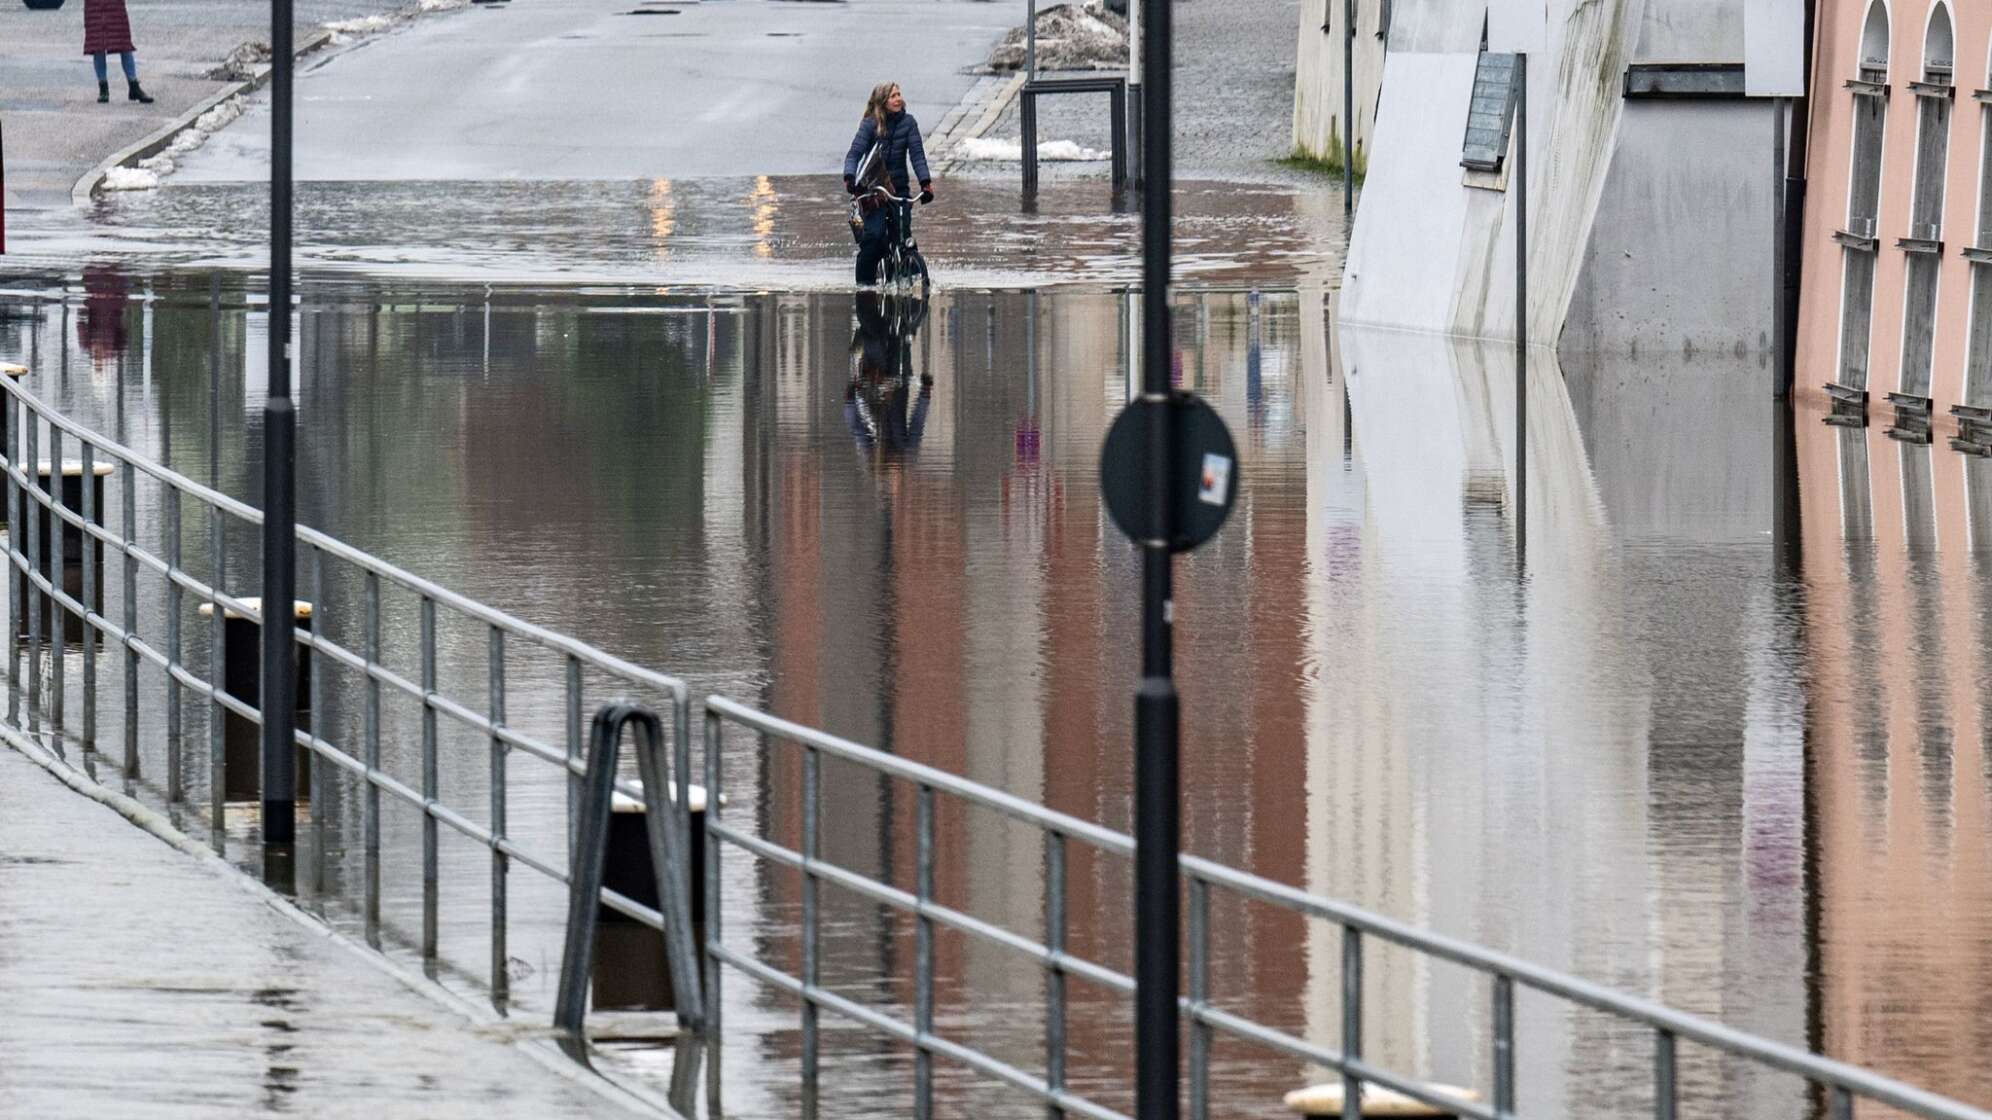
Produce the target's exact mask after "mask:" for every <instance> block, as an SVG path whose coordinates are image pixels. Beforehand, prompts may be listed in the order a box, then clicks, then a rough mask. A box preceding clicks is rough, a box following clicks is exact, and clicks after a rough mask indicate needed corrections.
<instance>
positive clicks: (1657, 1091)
mask: <svg viewBox="0 0 1992 1120" xmlns="http://www.w3.org/2000/svg"><path fill="white" fill-rule="evenodd" d="M1676 1099H1677V1098H1676V1094H1675V1088H1674V1032H1673V1031H1669V1030H1658V1031H1654V1032H1653V1118H1654V1120H1674V1104H1675V1100H1676Z"/></svg>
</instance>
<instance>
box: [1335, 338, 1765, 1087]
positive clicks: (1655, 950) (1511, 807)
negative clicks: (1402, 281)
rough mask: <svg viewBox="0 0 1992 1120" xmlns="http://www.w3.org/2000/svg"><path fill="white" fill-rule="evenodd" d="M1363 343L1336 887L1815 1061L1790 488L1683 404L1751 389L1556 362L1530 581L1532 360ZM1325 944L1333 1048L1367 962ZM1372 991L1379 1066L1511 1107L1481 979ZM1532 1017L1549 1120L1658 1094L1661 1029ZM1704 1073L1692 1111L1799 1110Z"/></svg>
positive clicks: (1551, 1013) (1528, 1015) (1535, 463)
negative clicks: (1495, 1060) (1772, 572)
mask: <svg viewBox="0 0 1992 1120" xmlns="http://www.w3.org/2000/svg"><path fill="white" fill-rule="evenodd" d="M1337 341H1338V342H1339V343H1340V346H1341V355H1342V359H1343V364H1344V366H1345V367H1346V368H1347V370H1348V375H1347V386H1348V388H1347V394H1348V399H1349V401H1350V406H1351V407H1350V410H1349V413H1348V416H1349V422H1350V423H1351V424H1352V425H1353V438H1352V439H1351V440H1350V441H1349V442H1348V444H1347V446H1348V447H1349V448H1350V452H1349V454H1348V456H1347V458H1346V464H1347V466H1346V469H1347V471H1348V474H1347V475H1343V474H1342V473H1341V472H1342V471H1343V470H1344V469H1345V467H1344V465H1343V464H1344V457H1343V456H1341V455H1333V454H1324V452H1329V451H1332V449H1333V448H1332V446H1331V445H1332V444H1333V443H1334V442H1335V441H1336V440H1338V439H1340V436H1339V435H1338V434H1337V429H1338V428H1339V427H1340V424H1339V423H1338V421H1339V420H1340V419H1341V417H1340V414H1339V409H1338V406H1337V405H1335V404H1333V403H1327V402H1312V403H1311V404H1310V407H1309V409H1308V424H1309V426H1310V431H1309V439H1310V441H1311V442H1312V443H1313V444H1314V445H1315V453H1314V456H1313V458H1312V459H1311V460H1310V463H1309V477H1310V483H1311V488H1312V487H1314V486H1318V487H1319V488H1320V489H1319V490H1318V491H1316V492H1313V493H1311V494H1310V504H1309V509H1310V515H1311V516H1310V524H1311V530H1310V531H1311V534H1312V537H1311V547H1310V551H1311V555H1313V556H1315V557H1317V558H1318V559H1321V560H1329V561H1331V563H1332V567H1331V568H1329V569H1328V570H1324V571H1317V572H1315V573H1314V574H1313V577H1312V580H1311V584H1310V591H1309V596H1310V604H1311V608H1310V613H1311V614H1312V615H1313V616H1314V617H1316V618H1318V619H1320V620H1321V622H1320V623H1319V625H1320V626H1321V630H1319V631H1317V633H1316V643H1317V644H1316V646H1315V648H1316V649H1317V650H1318V651H1319V653H1318V659H1319V674H1318V677H1319V681H1320V682H1321V683H1320V690H1319V692H1318V693H1317V694H1315V695H1314V697H1313V702H1312V704H1311V709H1310V710H1311V714H1310V734H1309V740H1310V763H1309V773H1310V786H1311V787H1312V788H1311V797H1310V803H1309V816H1310V826H1309V836H1310V840H1309V843H1310V847H1311V851H1312V856H1311V858H1310V871H1309V886H1310V888H1311V889H1313V890H1315V891H1318V892H1321V893H1325V894H1329V895H1333V896H1336V897H1346V898H1355V899H1359V900H1361V901H1362V902H1363V903H1364V904H1365V905H1369V906H1373V907H1376V908H1379V909H1381V910H1383V911H1385V912H1386V913H1390V914H1392V915H1394V916H1396V917H1399V918H1403V919H1405V920H1409V921H1412V922H1414V923H1417V924H1421V925H1427V926H1430V927H1432V928H1435V929H1437V930H1440V931H1442V932H1446V933H1449V934H1454V935H1459V936H1464V937H1467V938H1470V939H1473V940H1478V941H1481V942H1484V943H1488V944H1492V945H1496V946H1499V947H1502V948H1505V949H1508V950H1511V951H1513V952H1516V953H1518V954H1519V955H1521V956H1523V957H1525V958H1528V959H1531V960H1535V961H1539V962H1541V963H1544V964H1547V965H1550V966H1552V967H1557V968H1561V969H1566V970H1569V971H1572V972H1575V973H1576V974H1578V975H1582V976H1586V977H1589V978H1591V979H1594V980H1597V981H1600V982H1603V983H1606V984H1609V985H1612V986H1614V987H1617V988H1620V989H1622V990H1632V991H1642V992H1648V993H1651V994H1654V995H1656V996H1658V997H1659V998H1661V999H1663V1000H1665V1001H1666V1002H1668V1003H1670V1004H1672V1005H1674V1006H1679V1007H1683V1008H1687V1009H1690V1010H1693V1011H1697V1012H1700V1013H1704V1014H1708V1015H1711V1016H1714V1017H1717V1018H1720V1019H1722V1020H1724V1021H1728V1022H1732V1023H1736V1024H1738V1025H1743V1026H1747V1027H1750V1028H1752V1029H1755V1030H1758V1031H1760V1032H1762V1033H1765V1034H1768V1035H1771V1036H1773V1037H1779V1038H1784V1039H1786V1040H1789V1041H1793V1042H1798V1041H1802V1040H1803V1036H1804V996H1803V989H1802V987H1801V985H1800V978H1801V976H1802V973H1803V968H1802V953H1803V949H1802V940H1801V938H1800V928H1801V925H1802V922H1801V916H1802V914H1803V899H1802V882H1801V876H1800V874H1799V868H1800V867H1801V866H1802V864H1803V846H1802V839H1803V835H1802V830H1801V827H1800V818H1801V813H1800V805H1801V793H1802V790H1801V785H1800V782H1799V780H1798V774H1799V761H1800V759H1801V757H1802V751H1801V745H1802V744H1801V738H1800V730H1801V727H1802V724H1801V717H1802V710H1803V709H1802V705H1801V703H1800V700H1799V695H1798V693H1797V692H1796V688H1797V682H1798V680H1799V677H1798V674H1797V672H1796V670H1795V669H1794V668H1793V664H1794V658H1795V657H1796V650H1795V648H1794V644H1793V638H1792V635H1791V632H1790V628H1789V626H1788V625H1782V624H1781V622H1780V619H1781V616H1780V614H1779V611H1780V607H1779V604H1778V602H1777V600H1776V599H1775V598H1774V597H1773V596H1772V595H1771V593H1770V591H1769V589H1768V588H1766V587H1765V586H1764V583H1763V580H1762V578H1761V574H1760V573H1761V572H1762V570H1763V554H1762V551H1761V548H1762V546H1761V536H1760V534H1761V532H1762V528H1763V526H1765V525H1766V524H1767V523H1768V520H1769V513H1770V508H1769V507H1770V486H1769V478H1768V470H1763V471H1762V473H1761V474H1757V473H1753V472H1752V471H1751V470H1750V469H1749V467H1748V466H1747V464H1746V465H1745V466H1742V467H1734V468H1725V467H1724V466H1723V465H1722V464H1721V463H1720V461H1719V455H1714V456H1712V453H1720V452H1722V451H1723V450H1724V449H1725V448H1726V447H1727V446H1729V443H1728V442H1727V441H1728V440H1730V439H1731V438H1732V436H1733V435H1734V434H1735V433H1730V432H1727V431H1723V430H1718V431H1715V432H1711V431H1709V430H1708V428H1707V427H1706V425H1696V424H1693V423H1689V422H1687V421H1686V420H1685V419H1683V420H1681V421H1679V422H1675V421H1674V420H1673V419H1672V416H1673V409H1672V408H1671V402H1673V401H1674V399H1675V398H1676V397H1685V398H1696V399H1699V398H1702V397H1705V396H1707V395H1708V394H1710V393H1713V394H1716V395H1717V396H1722V395H1726V394H1732V393H1734V392H1736V391H1738V390H1734V389H1733V388H1732V387H1731V386H1732V380H1735V374H1736V373H1737V371H1736V370H1733V369H1727V368H1724V369H1714V370H1698V371H1690V372H1689V373H1682V372H1681V371H1669V370H1659V371H1646V373H1645V374H1643V373H1642V371H1641V370H1639V369H1635V368H1628V367H1626V366H1625V365H1624V364H1620V365H1618V366H1613V365H1612V364H1611V363H1607V362H1602V361H1598V362H1593V363H1591V364H1590V365H1588V366H1586V367H1584V368H1578V369H1564V368H1559V367H1558V365H1557V364H1556V363H1555V361H1554V359H1553V358H1551V357H1550V356H1548V355H1547V354H1543V355H1539V356H1538V360H1539V361H1541V362H1542V363H1543V364H1542V365H1541V367H1540V368H1537V369H1534V370H1532V375H1531V377H1530V379H1529V387H1528V401H1529V409H1530V415H1529V425H1528V437H1529V444H1528V447H1529V456H1530V469H1529V481H1528V485H1529V495H1528V523H1527V526H1526V533H1527V536H1528V541H1529V547H1528V552H1527V560H1528V573H1527V575H1526V577H1525V578H1522V577H1519V576H1518V574H1517V571H1516V559H1517V558H1516V549H1515V533H1516V531H1517V526H1516V525H1515V524H1514V513H1515V510H1514V504H1513V502H1512V500H1511V498H1510V489H1511V486H1512V481H1513V468H1512V464H1513V462H1514V442H1513V433H1514V430H1515V417H1514V409H1515V393H1514V383H1515V377H1514V366H1513V357H1512V353H1511V351H1510V350H1509V348H1507V347H1505V346H1485V345H1478V344H1474V343H1456V342H1451V341H1448V340H1445V339H1441V338H1435V337H1431V336H1405V335H1402V334H1395V333H1378V332H1367V331H1362V330H1360V329H1356V328H1349V329H1345V330H1343V331H1341V332H1340V334H1339V337H1338V339H1337ZM1303 352H1304V353H1306V352H1309V351H1303ZM1739 364H1740V363H1739ZM1566 374H1567V375H1568V378H1567V380H1566ZM1648 374H1650V375H1648ZM1695 377H1701V378H1705V379H1706V380H1707V382H1708V383H1706V384H1704V383H1702V382H1698V381H1694V380H1693V379H1694V378H1695ZM1684 378H1685V379H1686V380H1685V381H1684ZM1601 384H1602V385H1606V386H1609V388H1610V394H1611V395H1610V400H1611V401H1612V405H1611V407H1607V408H1600V407H1598V406H1597V404H1596V403H1595V402H1597V401H1598V400H1599V399H1600V397H1601V394H1600V392H1599V389H1600V385H1601ZM1735 384H1738V385H1740V384H1741V381H1740V380H1735ZM1329 385H1330V388H1331V391H1332V390H1333V389H1334V388H1336V387H1337V386H1335V385H1334V383H1333V381H1332V380H1330V381H1329ZM1566 386H1567V388H1566ZM1757 415H1758V416H1760V417H1761V416H1762V415H1763V414H1762V413H1761V412H1760V413H1757ZM1580 417H1582V418H1584V420H1585V422H1584V423H1582V424H1581V425H1580V423H1579V418H1580ZM1735 423H1736V426H1738V427H1741V426H1742V424H1741V422H1735ZM1593 449H1596V450H1595V452H1594V451H1593ZM1749 456H1750V457H1751V459H1753V460H1754V461H1756V462H1758V464H1759V467H1760V468H1763V467H1767V459H1768V449H1767V448H1766V449H1763V450H1762V453H1761V454H1759V451H1758V450H1757V449H1754V448H1753V449H1752V450H1751V451H1750V452H1749ZM1712 457H1714V458H1715V459H1716V460H1717V461H1714V462H1711V461H1710V460H1711V458H1712ZM1594 459H1595V460H1596V461H1598V462H1599V463H1600V465H1599V466H1597V467H1595V468H1594V466H1593V462H1594ZM1350 479H1359V481H1350ZM1615 538H1616V542H1627V543H1615ZM1687 586H1693V587H1695V588H1697V589H1698V591H1697V593H1695V594H1692V595H1689V594H1683V593H1681V592H1680V591H1679V588H1682V587H1687ZM1314 603H1319V604H1321V605H1320V606H1318V607H1314V606H1312V604H1314ZM1310 934H1311V937H1312V940H1313V942H1314V945H1313V947H1312V950H1311V956H1312V959H1313V961H1314V967H1313V970H1312V973H1311V975H1310V992H1309V1015H1310V1022H1311V1023H1313V1024H1315V1026H1314V1027H1313V1029H1314V1031H1315V1033H1316V1037H1317V1038H1319V1039H1320V1040H1322V1041H1324V1042H1328V1041H1332V1040H1334V1039H1335V1038H1336V1037H1337V1035H1338V1033H1339V1032H1338V1031H1337V1030H1336V1027H1335V1024H1336V1022H1337V1020H1338V1017H1339V1000H1338V996H1339V979H1338V972H1337V965H1338V960H1339V942H1338V941H1337V940H1336V938H1335V937H1334V935H1333V934H1332V932H1330V931H1327V930H1322V931H1318V932H1317V931H1310ZM1366 971H1367V973H1368V976H1367V979H1368V987H1367V992H1368V997H1369V1003H1368V1008H1369V1012H1368V1015H1367V1023H1366V1030H1367V1032H1368V1035H1369V1037H1368V1038H1367V1039H1366V1044H1367V1047H1368V1049H1369V1050H1370V1052H1371V1053H1373V1054H1375V1055H1376V1056H1377V1057H1378V1058H1379V1059H1381V1060H1385V1061H1387V1062H1389V1063H1390V1064H1391V1065H1393V1066H1395V1067H1396V1068H1399V1069H1402V1070H1404V1071H1406V1072H1409V1073H1414V1074H1418V1075H1423V1076H1432V1077H1437V1078H1441V1079H1444V1080H1452V1081H1461V1082H1474V1083H1478V1084H1480V1085H1482V1086H1483V1087H1485V1086H1486V1084H1487V1083H1488V1081H1489V1076H1488V1070H1487V1067H1486V1060H1485V1053H1486V1045H1487V1030H1486V1022H1487V1016H1488V1014H1489V1008H1488V995H1487V989H1486V984H1485V983H1484V982H1483V981H1475V980H1471V979H1469V978H1468V977H1467V976H1466V974H1464V973H1463V972H1461V971H1460V970H1457V969H1452V968H1449V967H1443V966H1433V965H1429V964H1426V963H1423V962H1419V961H1417V960H1416V959H1415V958H1412V957H1411V956H1409V955H1408V954H1401V953H1388V952H1385V953H1383V954H1381V959H1376V958H1372V959H1371V960H1370V961H1369V962H1367V963H1366ZM1519 1013H1520V1026H1521V1029H1522V1030H1523V1031H1524V1032H1525V1037H1529V1038H1531V1039H1533V1040H1540V1041H1536V1042H1533V1043H1532V1044H1531V1045H1530V1046H1528V1047H1525V1048H1524V1049H1523V1051H1522V1053H1521V1055H1520V1061H1521V1062H1522V1070H1521V1076H1520V1084H1521V1086H1522V1093H1523V1098H1522V1105H1523V1106H1524V1108H1525V1109H1526V1110H1529V1111H1532V1112H1540V1113H1542V1114H1544V1115H1579V1114H1588V1113H1590V1112H1591V1111H1594V1110H1596V1109H1597V1108H1599V1107H1602V1105H1601V1102H1604V1101H1607V1100H1610V1099H1616V1098H1617V1097H1618V1096H1619V1095H1621V1094H1622V1093H1623V1092H1624V1091H1625V1088H1626V1086H1628V1085H1638V1084H1644V1083H1645V1081H1646V1080H1647V1079H1648V1078H1650V1076H1651V1066H1650V1062H1651V1054H1650V1048H1649V1041H1648V1040H1647V1039H1646V1038H1645V1036H1644V1034H1643V1032H1640V1031H1638V1030H1633V1029H1626V1028H1613V1027H1611V1026H1610V1025H1608V1024H1606V1023H1604V1022H1603V1021H1602V1020H1600V1019H1597V1018H1594V1017H1585V1016H1580V1017H1577V1018H1574V1019H1572V1018H1569V1017H1567V1016H1566V1015H1565V1014H1564V1013H1563V1012H1562V1011H1560V1010H1558V1009H1557V1008H1555V1007H1554V1006H1553V1005H1551V1004H1550V1003H1549V1001H1545V1000H1534V1001H1530V1000H1524V1001H1523V1002H1522V1005H1521V1007H1520V1009H1519ZM1682 1072H1683V1089H1682V1092H1683V1097H1684V1099H1686V1100H1688V1101H1697V1102H1703V1103H1708V1102H1714V1101H1724V1102H1748V1103H1747V1104H1744V1105H1736V1104H1728V1105H1725V1106H1724V1107H1725V1108H1734V1107H1742V1108H1745V1109H1746V1110H1747V1109H1754V1110H1755V1111H1754V1112H1745V1113H1735V1114H1739V1115H1740V1114H1752V1115H1775V1114H1776V1113H1777V1111H1778V1110H1779V1109H1793V1108H1795V1107H1796V1103H1797V1102H1795V1101H1794V1099H1793V1098H1792V1097H1791V1094H1790V1092H1789V1089H1788V1087H1787V1086H1783V1085H1781V1084H1779V1083H1778V1082H1777V1081H1776V1080H1775V1079H1773V1078H1768V1077H1764V1076H1757V1075H1752V1074H1751V1073H1750V1072H1749V1071H1747V1070H1733V1069H1727V1068H1718V1067H1717V1066H1716V1065H1715V1064H1714V1063H1711V1062H1707V1061H1703V1060H1700V1059H1698V1058H1696V1057H1693V1056H1688V1057H1684V1060H1683V1071H1682Z"/></svg>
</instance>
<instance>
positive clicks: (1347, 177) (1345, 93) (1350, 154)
mask: <svg viewBox="0 0 1992 1120" xmlns="http://www.w3.org/2000/svg"><path fill="white" fill-rule="evenodd" d="M1331 2H1332V0H1331ZM1355 217H1356V0H1342V236H1344V237H1347V236H1348V235H1349V227H1350V226H1352V225H1354V224H1355Z"/></svg>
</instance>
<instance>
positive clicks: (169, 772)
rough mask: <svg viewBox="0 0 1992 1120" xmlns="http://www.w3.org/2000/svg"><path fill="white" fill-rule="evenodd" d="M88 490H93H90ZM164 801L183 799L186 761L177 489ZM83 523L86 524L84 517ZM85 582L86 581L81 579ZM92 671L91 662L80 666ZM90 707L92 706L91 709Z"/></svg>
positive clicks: (170, 568) (176, 496)
mask: <svg viewBox="0 0 1992 1120" xmlns="http://www.w3.org/2000/svg"><path fill="white" fill-rule="evenodd" d="M91 489H92V490H94V489H96V488H95V487H91ZM165 498H166V511H165V513H164V515H163V516H164V517H165V519H166V526H165V530H166V664H167V670H166V800H167V802H168V803H169V804H173V805H178V804H179V803H180V802H181V801H184V800H185V799H186V796H187V779H186V774H185V769H186V759H185V758H184V757H183V755H184V749H185V743H184V735H185V726H184V724H185V718H186V710H185V697H184V696H183V695H182V692H181V688H182V686H181V684H180V676H179V674H180V669H181V664H180V662H181V659H182V658H183V657H184V656H185V654H186V650H185V642H184V636H183V635H182V634H181V632H180V627H181V619H180V615H181V614H182V612H183V611H184V610H185V609H186V589H185V588H183V587H181V586H180V575H181V572H180V563H181V560H182V558H183V557H182V555H181V548H180V488H179V487H177V486H172V485H168V486H167V487H166V494H165ZM85 520H88V518H87V517H86V518H85ZM84 582H85V583H88V582H89V577H88V576H85V577H84ZM84 664H85V666H88V667H92V668H93V667H94V665H95V658H90V659H89V660H86V661H85V662H84ZM90 676H91V677H92V680H91V683H90V684H89V685H86V687H88V688H91V689H93V690H94V688H95V681H94V671H92V672H90ZM93 707H94V705H93Z"/></svg>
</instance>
